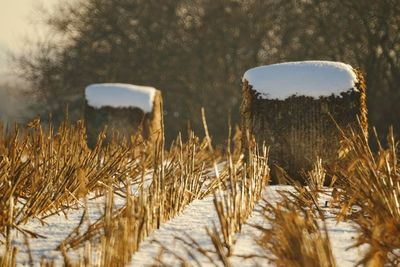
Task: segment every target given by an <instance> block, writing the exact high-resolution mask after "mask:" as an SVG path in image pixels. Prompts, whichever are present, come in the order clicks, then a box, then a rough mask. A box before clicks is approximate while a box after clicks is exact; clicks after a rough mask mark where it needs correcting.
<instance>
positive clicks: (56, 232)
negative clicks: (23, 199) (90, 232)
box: [12, 194, 125, 266]
mask: <svg viewBox="0 0 400 267" xmlns="http://www.w3.org/2000/svg"><path fill="white" fill-rule="evenodd" d="M104 203H105V199H104V197H97V198H94V196H93V195H92V194H90V196H89V198H88V201H87V211H88V218H89V222H86V223H85V224H84V225H83V227H82V231H85V230H86V229H87V226H88V224H89V223H93V222H95V221H96V220H97V219H99V218H100V217H101V216H102V215H103V214H104ZM124 204H125V199H124V198H121V197H118V196H117V195H115V198H114V206H115V208H116V209H117V208H121V207H122V206H123V205H124ZM83 212H84V208H83V207H82V205H81V206H77V207H76V208H75V209H69V210H68V211H67V212H66V215H64V214H63V213H60V214H59V215H52V216H50V217H48V218H46V219H45V222H46V224H42V223H41V222H40V221H39V220H38V219H32V220H31V221H29V222H28V223H27V224H26V225H23V226H22V228H23V229H26V230H29V231H32V232H34V233H36V234H38V235H40V236H41V237H39V238H36V239H35V238H29V246H30V250H31V253H32V257H33V262H34V263H35V266H39V262H40V259H41V258H42V257H44V258H45V259H48V260H55V264H56V265H55V266H62V265H63V258H62V255H61V252H60V251H59V250H57V249H56V248H57V247H58V246H59V245H60V243H61V242H62V241H63V240H64V239H65V238H66V237H67V236H68V235H69V234H70V233H71V232H72V231H73V230H74V228H75V227H77V226H78V225H79V223H80V221H81V218H82V215H83ZM13 234H14V239H13V241H12V244H13V245H14V246H16V247H18V249H19V251H18V254H17V266H29V255H28V248H27V247H26V245H25V240H24V237H23V235H22V234H21V233H19V232H14V233H13ZM69 253H70V252H69ZM69 255H70V254H69ZM74 255H77V253H76V254H74Z"/></svg>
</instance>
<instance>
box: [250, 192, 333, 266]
mask: <svg viewBox="0 0 400 267" xmlns="http://www.w3.org/2000/svg"><path fill="white" fill-rule="evenodd" d="M264 216H265V218H266V219H267V220H268V221H270V222H271V228H269V229H266V228H264V227H261V226H258V227H257V228H258V229H259V230H261V231H262V233H263V234H262V237H261V238H260V239H259V240H258V243H259V245H260V246H261V247H263V248H265V250H266V252H265V256H266V258H269V260H270V261H271V262H273V263H274V264H276V266H299V267H300V266H311V267H312V266H315V267H317V266H318V267H319V266H327V267H328V266H336V264H335V260H334V257H333V255H332V249H331V246H330V242H329V237H328V234H327V230H326V227H324V228H325V229H323V230H322V229H320V226H319V224H318V221H317V219H316V217H315V215H314V213H313V212H312V211H310V210H309V209H307V208H303V207H301V206H298V205H296V204H295V202H294V201H293V200H292V199H290V198H288V197H284V200H283V201H282V202H280V203H278V205H277V206H275V205H272V204H269V203H267V204H266V205H265V207H264Z"/></svg>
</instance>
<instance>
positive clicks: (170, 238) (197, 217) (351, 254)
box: [130, 186, 363, 266]
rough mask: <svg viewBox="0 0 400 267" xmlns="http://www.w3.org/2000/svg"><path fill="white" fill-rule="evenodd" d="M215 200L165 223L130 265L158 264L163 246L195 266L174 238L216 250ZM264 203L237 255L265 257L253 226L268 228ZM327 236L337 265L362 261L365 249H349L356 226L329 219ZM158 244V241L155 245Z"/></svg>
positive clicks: (238, 260) (172, 259) (236, 262)
mask: <svg viewBox="0 0 400 267" xmlns="http://www.w3.org/2000/svg"><path fill="white" fill-rule="evenodd" d="M279 190H290V187H287V186H269V187H268V188H267V189H266V190H265V192H264V198H265V199H267V201H269V202H272V203H276V202H277V201H279V199H280V197H279V195H278V191H279ZM212 199H213V197H212V196H209V197H207V198H206V199H204V200H196V201H194V202H193V203H192V204H190V205H189V207H188V208H186V209H185V210H184V211H183V212H182V214H181V215H180V216H177V217H175V218H174V219H172V220H171V221H169V222H167V223H165V224H164V225H162V226H161V228H160V229H158V230H156V231H155V232H153V233H152V234H151V235H150V236H149V237H148V238H147V239H146V240H145V241H144V242H143V243H142V246H141V248H140V250H139V251H138V252H136V253H135V254H134V256H133V259H132V261H131V264H130V266H152V264H156V261H155V260H154V259H155V258H156V257H157V255H158V254H159V252H160V248H161V246H160V245H159V244H160V243H161V244H162V245H163V246H164V247H165V248H167V249H168V250H170V251H173V252H174V253H176V254H177V255H179V257H181V258H183V259H185V260H187V261H189V262H190V263H191V264H192V265H195V262H194V261H193V260H191V258H190V256H189V255H188V254H187V253H186V251H187V246H186V245H185V244H184V243H183V242H181V241H179V240H176V238H175V237H179V238H183V239H185V240H187V236H190V237H191V238H193V239H194V240H196V241H197V242H198V243H199V244H200V245H201V246H202V247H203V248H205V249H211V250H215V249H213V246H212V243H211V241H210V239H209V237H208V236H207V234H206V231H205V227H208V228H211V227H212V226H213V223H215V224H216V225H217V226H218V218H217V214H216V211H215V208H214V204H213V200H212ZM262 205H263V201H260V203H259V204H258V205H257V206H256V207H255V210H254V212H253V214H252V215H251V216H250V218H249V219H248V221H247V224H245V225H244V226H243V228H242V232H241V233H240V234H238V235H237V242H236V244H235V247H234V252H233V253H234V255H239V256H246V255H254V254H258V255H261V254H262V248H261V247H259V246H258V245H257V243H256V242H255V238H256V237H259V236H260V232H259V230H257V229H255V228H254V227H252V226H251V225H262V226H264V227H266V226H268V222H266V221H265V219H264V218H263V216H262V215H261V212H260V211H261V207H262ZM327 228H328V233H329V236H330V238H331V244H332V250H333V253H334V256H335V258H336V261H337V265H338V266H354V265H355V263H356V262H357V261H358V260H359V259H360V257H361V253H363V250H362V249H357V248H355V249H351V250H347V248H348V247H349V246H350V245H351V244H352V243H353V242H354V240H353V238H354V237H355V236H356V230H355V229H354V227H353V225H352V224H350V223H348V222H340V223H336V220H335V219H334V218H333V217H331V218H328V220H327ZM154 241H156V242H154ZM190 252H191V253H193V254H194V255H195V257H196V258H197V259H198V260H199V261H200V263H201V265H202V266H213V265H212V264H211V262H210V261H209V260H207V258H206V257H204V256H202V255H201V254H199V253H196V252H195V251H194V250H193V249H190ZM239 256H232V257H231V258H230V261H231V263H232V265H233V266H269V265H271V264H270V263H269V262H268V261H267V260H266V259H264V258H254V257H253V258H248V259H244V258H243V257H239ZM161 261H162V262H163V263H165V264H167V265H171V266H179V261H178V259H177V257H176V256H174V255H172V254H171V253H168V252H164V254H163V257H162V258H161Z"/></svg>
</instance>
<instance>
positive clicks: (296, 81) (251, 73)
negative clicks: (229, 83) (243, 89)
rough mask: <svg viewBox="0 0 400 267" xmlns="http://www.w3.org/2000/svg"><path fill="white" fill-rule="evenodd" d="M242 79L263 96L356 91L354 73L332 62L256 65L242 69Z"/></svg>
mask: <svg viewBox="0 0 400 267" xmlns="http://www.w3.org/2000/svg"><path fill="white" fill-rule="evenodd" d="M243 80H246V81H247V82H248V83H249V85H251V87H252V89H253V90H255V91H256V92H258V93H259V97H261V98H263V99H279V100H284V99H286V98H288V97H291V96H299V95H301V96H309V97H313V98H319V97H321V96H322V97H326V96H330V95H338V96H340V94H341V93H342V92H347V91H349V90H357V88H356V87H355V83H356V82H357V75H356V73H355V72H354V70H353V68H352V67H351V66H350V65H348V64H345V63H341V62H332V61H298V62H286V63H279V64H273V65H266V66H261V67H256V68H252V69H249V70H248V71H246V72H245V74H244V76H243Z"/></svg>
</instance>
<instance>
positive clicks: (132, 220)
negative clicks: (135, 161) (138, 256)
mask: <svg viewBox="0 0 400 267" xmlns="http://www.w3.org/2000/svg"><path fill="white" fill-rule="evenodd" d="M208 144H209V143H208V141H207V140H203V141H202V142H200V140H199V139H198V138H197V137H196V136H195V135H194V134H193V133H190V135H189V140H188V141H187V143H183V142H182V139H181V137H180V136H178V138H177V140H176V142H175V143H174V144H173V145H172V147H171V149H170V151H169V152H166V151H164V144H163V140H160V142H159V143H158V144H157V145H156V146H153V148H154V157H152V158H153V167H152V168H153V171H152V180H151V184H150V186H149V187H145V186H144V183H143V175H142V176H141V177H142V182H141V183H140V185H139V187H140V188H139V191H138V193H137V194H136V195H130V193H129V192H130V191H131V189H129V188H126V190H125V193H126V199H127V200H126V204H125V206H124V207H122V208H120V209H118V210H114V209H112V208H111V207H112V205H111V204H110V200H109V202H107V203H108V204H107V205H106V207H108V208H107V209H106V210H105V213H104V216H103V217H102V218H100V219H99V220H98V221H96V222H95V223H93V224H92V225H90V226H89V228H88V230H87V231H86V232H84V233H82V234H80V235H71V236H70V237H69V238H68V239H66V240H64V242H63V247H64V248H65V249H66V250H68V249H74V248H78V247H81V246H83V245H84V244H87V242H88V241H90V240H92V241H93V240H100V243H99V244H98V245H97V246H95V247H93V249H92V250H93V251H96V253H97V256H96V260H97V262H96V263H94V264H93V266H109V265H108V264H109V263H111V262H112V263H113V264H114V265H115V264H117V265H124V264H126V263H128V262H129V260H130V258H131V256H132V254H133V253H134V252H135V251H137V250H138V248H139V245H140V243H141V241H142V240H143V239H144V238H145V237H147V236H148V235H149V234H150V233H151V232H152V231H153V230H154V229H156V228H159V227H160V225H161V224H162V223H163V222H165V221H167V220H169V219H171V218H172V217H174V216H175V215H176V214H178V213H179V212H180V211H181V210H182V209H183V208H184V207H185V206H187V205H188V204H189V203H191V202H192V201H193V200H194V199H197V198H199V197H200V196H202V195H203V194H204V192H203V188H204V186H205V182H206V180H207V179H210V177H206V176H204V170H205V168H210V167H211V166H212V162H213V160H214V159H215V158H216V154H215V153H213V154H211V153H210V150H209V147H208ZM144 168H145V166H142V167H141V169H142V170H144ZM142 174H143V173H142ZM124 184H127V185H129V181H125V182H124ZM110 195H112V194H111V193H110V194H109V196H110ZM109 198H110V197H109ZM99 257H100V258H99ZM66 258H68V256H66ZM81 260H82V258H81ZM86 261H87V260H86ZM77 264H79V263H77ZM78 266H80V265H78Z"/></svg>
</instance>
